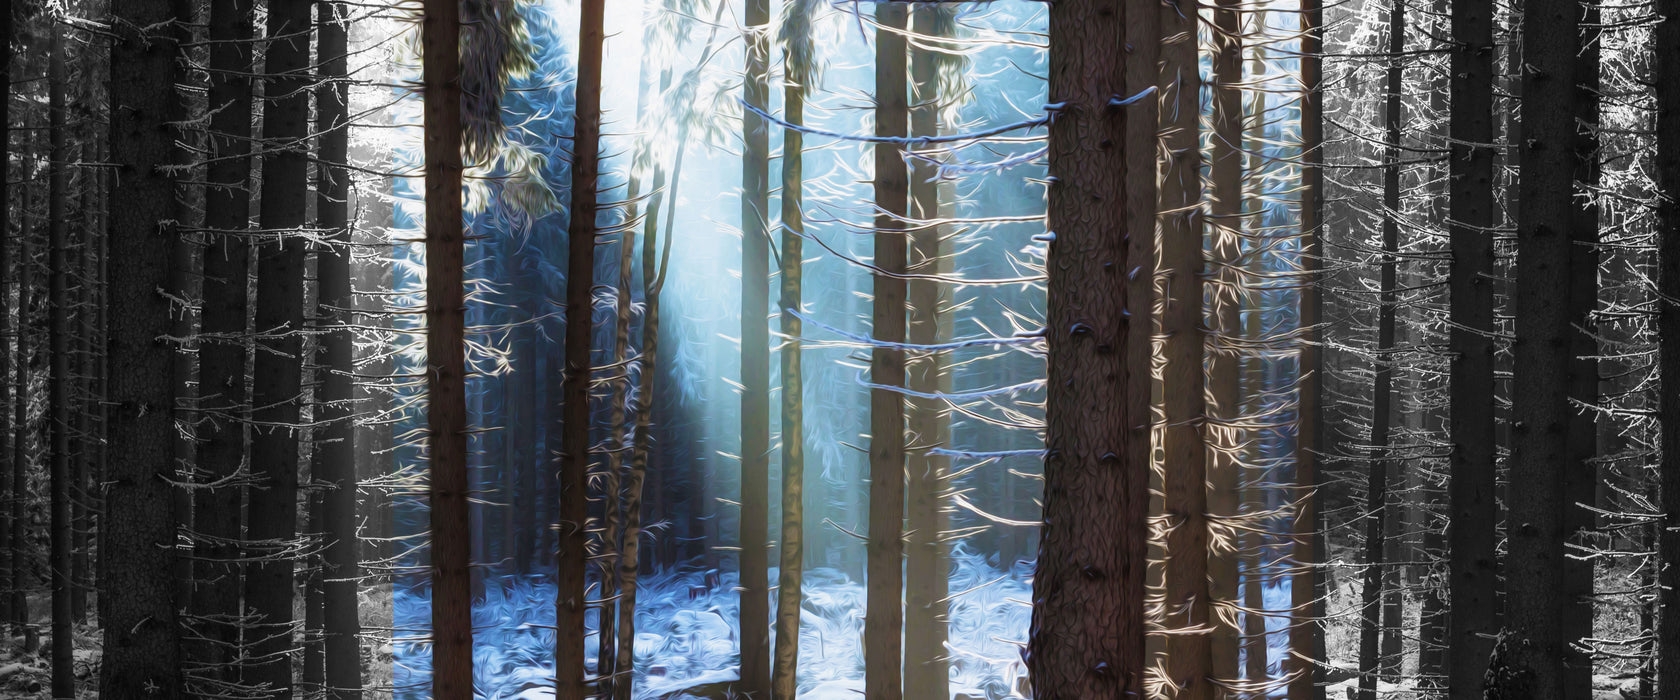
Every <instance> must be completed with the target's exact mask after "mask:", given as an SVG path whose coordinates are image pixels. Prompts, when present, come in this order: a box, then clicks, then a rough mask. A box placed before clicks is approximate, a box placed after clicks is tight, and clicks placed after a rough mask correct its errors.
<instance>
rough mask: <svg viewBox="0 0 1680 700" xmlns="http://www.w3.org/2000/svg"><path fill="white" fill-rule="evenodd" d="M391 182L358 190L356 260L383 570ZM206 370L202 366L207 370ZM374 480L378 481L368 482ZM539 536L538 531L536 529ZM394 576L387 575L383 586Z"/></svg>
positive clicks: (374, 531) (360, 423)
mask: <svg viewBox="0 0 1680 700" xmlns="http://www.w3.org/2000/svg"><path fill="white" fill-rule="evenodd" d="M390 187H391V180H390V179H389V178H381V179H379V180H378V185H377V186H376V188H377V189H376V191H368V192H364V191H358V193H357V201H358V205H359V206H358V207H357V208H358V209H359V210H360V211H361V212H362V221H363V222H364V223H365V225H363V226H358V227H357V228H356V230H355V231H354V232H353V234H352V235H353V240H354V242H355V249H356V250H357V251H359V252H360V253H361V255H362V259H361V260H360V261H355V260H352V262H353V263H354V264H355V267H354V268H353V269H354V270H355V274H356V279H355V285H356V308H357V309H358V310H359V311H360V312H361V314H360V315H359V317H358V318H359V319H360V322H361V323H362V324H364V325H367V326H372V327H373V329H374V330H373V331H372V332H371V333H370V336H371V337H372V338H374V339H375V340H377V341H379V342H377V343H375V344H374V347H373V348H372V349H371V350H369V351H368V352H367V355H366V356H365V357H361V358H358V362H357V366H358V368H359V371H360V372H361V375H362V377H363V379H362V381H358V382H356V383H355V392H356V406H357V415H358V416H359V417H358V419H357V420H356V421H355V440H356V475H357V477H358V479H359V480H360V481H362V482H363V484H364V486H366V488H365V489H364V490H365V496H364V500H363V503H362V506H361V513H362V514H363V515H362V517H363V519H364V526H363V527H364V531H365V532H366V533H367V534H366V535H365V536H364V538H363V539H364V540H367V543H366V545H365V546H364V547H363V549H362V551H363V552H365V555H364V558H366V559H368V560H371V561H374V562H379V563H380V564H381V568H382V567H383V564H384V562H385V560H386V559H387V558H389V557H390V556H391V551H392V549H393V548H392V546H391V541H390V537H391V499H390V490H391V486H390V485H389V484H387V483H386V477H387V476H388V475H389V474H390V472H391V469H392V467H393V465H394V461H393V458H392V455H391V451H392V448H393V442H394V440H393V438H394V435H393V434H392V428H391V424H392V420H391V416H390V415H388V414H389V413H390V411H391V408H392V400H391V389H390V387H389V382H390V377H391V373H392V371H393V362H392V361H391V353H390V352H388V351H387V350H386V342H389V338H390V335H389V334H390V332H391V321H390V316H389V315H388V314H386V313H385V312H386V311H387V307H388V304H387V302H386V299H387V295H389V294H390V293H391V283H392V279H391V259H390V247H389V244H388V237H387V232H388V231H389V230H390V226H391V225H392V223H393V222H392V220H391V215H392V207H391V199H390V197H391V190H390ZM202 371H203V370H200V372H202ZM369 481H372V482H374V483H373V484H371V485H370V484H368V483H367V482H369ZM531 534H532V536H533V537H534V536H536V533H535V532H532V533H531ZM388 584H389V579H385V578H381V585H388Z"/></svg>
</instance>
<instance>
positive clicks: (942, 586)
mask: <svg viewBox="0 0 1680 700" xmlns="http://www.w3.org/2000/svg"><path fill="white" fill-rule="evenodd" d="M913 22H914V24H913V27H912V33H913V34H914V35H915V37H916V41H915V43H914V44H913V45H912V47H911V50H910V84H911V88H912V92H911V97H910V105H911V107H910V135H912V136H923V137H926V136H938V135H939V111H940V110H941V109H943V108H944V106H945V105H944V103H943V102H942V101H941V98H942V95H941V94H940V93H941V91H940V78H941V76H940V73H941V68H942V63H948V62H949V61H948V60H942V58H943V57H944V56H945V54H943V53H942V52H941V51H940V48H942V47H941V46H939V45H938V44H935V43H934V42H936V41H937V40H938V39H940V38H943V37H946V36H949V35H951V34H952V33H954V30H955V29H956V27H955V24H956V22H955V16H954V15H953V14H952V12H951V9H950V8H945V7H939V6H936V5H925V4H924V5H918V6H916V9H915V10H914V17H913ZM938 175H939V169H938V167H937V166H936V165H935V164H934V163H932V162H929V160H927V159H926V158H917V159H916V160H915V162H914V167H913V168H912V172H911V175H910V218H909V219H908V224H909V225H908V226H907V228H908V229H909V231H908V232H907V233H906V235H908V236H909V238H910V250H909V259H908V263H909V265H908V267H907V270H911V271H914V272H915V273H916V277H914V278H912V279H910V280H909V281H908V282H907V293H908V295H909V296H908V302H909V304H908V310H909V313H908V317H909V318H908V321H909V330H908V334H909V339H910V342H911V343H912V344H915V345H923V346H930V345H934V344H936V343H938V342H940V340H941V335H943V333H942V332H941V331H942V327H943V325H944V319H945V317H947V316H949V311H948V310H946V309H948V307H949V306H950V301H951V300H950V295H949V294H948V293H947V292H946V291H945V288H946V283H945V282H943V281H941V280H938V279H934V277H933V276H935V275H939V274H940V273H941V272H943V271H946V270H948V269H949V268H950V262H949V259H948V255H949V251H948V250H947V247H948V246H946V245H945V241H944V237H945V235H946V227H944V226H941V225H940V224H939V223H938V220H939V219H940V215H939V180H938ZM944 374H945V372H944V355H943V354H942V353H941V352H939V351H937V350H917V351H915V352H914V353H912V354H911V355H910V357H909V359H908V362H907V376H906V379H907V381H908V386H909V388H910V391H911V392H913V394H912V395H911V397H910V398H907V399H906V403H907V404H908V409H909V413H908V416H907V418H906V427H908V428H909V437H908V438H907V440H908V441H909V442H910V444H909V445H908V446H907V450H906V453H905V471H906V476H907V479H906V481H907V486H906V490H907V492H908V501H909V503H908V513H907V518H906V521H905V522H906V528H907V530H908V533H907V536H908V538H909V543H908V552H907V557H906V561H905V571H904V576H905V595H904V653H905V657H904V694H905V696H906V697H911V698H945V697H949V696H950V694H951V692H950V688H949V686H950V676H951V673H950V659H949V658H948V657H947V655H946V652H945V643H946V637H947V629H946V622H947V620H946V618H947V615H948V611H949V609H950V603H949V594H950V590H949V587H950V584H949V579H950V568H951V565H950V561H949V555H948V552H947V550H948V549H949V545H947V543H946V541H945V531H946V529H947V528H946V525H947V523H948V522H949V520H950V518H949V517H948V516H947V515H946V505H945V501H944V498H943V495H944V492H945V489H946V476H947V474H948V473H949V471H950V469H949V467H950V458H949V457H946V456H943V455H940V454H936V453H934V452H933V450H935V449H938V448H943V447H946V446H947V443H948V442H949V441H950V433H951V421H950V412H949V409H948V408H946V406H945V405H944V400H943V399H937V398H927V397H929V396H937V395H938V394H939V393H940V385H941V382H942V381H944V378H943V377H944Z"/></svg>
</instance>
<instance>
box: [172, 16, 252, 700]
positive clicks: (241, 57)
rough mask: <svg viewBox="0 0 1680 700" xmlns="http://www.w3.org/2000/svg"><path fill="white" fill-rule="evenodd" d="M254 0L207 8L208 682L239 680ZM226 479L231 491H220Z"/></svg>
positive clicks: (199, 574) (200, 505)
mask: <svg viewBox="0 0 1680 700" xmlns="http://www.w3.org/2000/svg"><path fill="white" fill-rule="evenodd" d="M252 13H253V6H252V3H251V0H213V2H212V3H211V5H210V18H209V39H210V41H211V42H212V43H211V44H210V48H209V54H210V68H211V70H210V87H209V97H208V105H209V109H210V110H212V114H211V116H210V134H209V137H208V139H207V141H208V146H209V149H210V158H211V161H210V163H209V164H208V165H206V167H205V178H206V180H207V181H208V182H209V183H210V185H209V186H208V187H207V188H206V191H205V193H204V228H205V229H206V231H207V234H206V235H207V247H206V248H205V251H204V276H203V277H204V279H203V285H204V298H203V302H202V304H201V307H200V313H201V314H202V317H201V320H200V328H201V335H200V338H199V351H198V361H199V366H198V377H199V409H200V410H201V411H203V412H204V414H205V416H204V417H203V419H202V420H200V421H199V423H198V431H197V437H198V466H199V469H200V474H201V475H202V476H201V479H202V480H203V481H204V482H206V483H207V484H212V485H211V486H204V487H200V488H197V489H195V490H194V501H193V530H194V532H196V533H197V534H198V535H199V536H200V538H201V539H200V540H199V541H198V542H197V543H196V544H195V545H194V556H195V557H196V558H197V563H196V565H195V566H194V573H193V578H194V579H195V580H196V581H197V582H198V586H197V587H196V588H195V590H194V594H193V597H192V599H191V601H189V602H188V612H189V614H190V615H191V616H192V617H193V619H194V625H195V626H196V627H197V631H198V635H199V636H201V637H203V638H204V640H205V641H204V642H203V643H200V644H195V645H193V646H191V647H189V648H188V649H187V654H188V657H189V658H190V659H192V661H193V663H194V664H195V666H196V665H199V664H202V669H203V670H202V671H195V673H194V675H195V676H203V677H204V678H205V680H218V681H229V682H230V681H234V680H236V675H237V674H236V668H235V667H233V666H232V663H233V660H234V658H235V653H236V650H235V648H234V646H235V645H237V644H238V643H239V636H240V629H239V625H238V624H236V623H235V622H234V621H233V620H234V618H235V617H237V616H238V614H239V600H240V595H239V591H240V588H239V585H240V577H239V568H238V567H237V566H236V565H234V564H233V563H232V562H233V561H234V560H235V559H237V558H238V557H239V554H240V553H239V548H238V546H237V545H235V544H233V543H234V542H236V541H237V540H238V539H239V537H240V529H241V518H240V509H241V507H242V505H243V504H242V501H243V496H244V489H243V488H242V487H240V486H238V485H236V484H235V483H233V480H234V478H235V475H236V474H237V473H238V472H239V468H240V465H241V463H242V462H243V460H244V458H245V445H246V440H247V439H248V432H249V429H248V427H247V425H246V423H245V420H246V418H247V417H248V412H249V410H250V408H249V407H250V404H249V402H248V401H247V399H246V396H247V389H248V387H247V379H246V374H245V370H246V362H247V360H248V359H249V355H250V349H251V347H250V340H249V339H248V338H247V337H246V328H245V325H246V318H247V314H248V313H249V309H248V308H247V307H248V304H249V301H250V299H249V290H250V281H251V275H250V247H249V246H248V245H247V244H246V240H245V236H244V235H243V232H244V230H245V229H246V228H247V227H248V225H249V220H250V201H251V192H250V175H251V161H250V158H249V157H248V154H249V153H250V148H251V147H250V144H249V142H248V140H249V139H250V136H251V113H252V111H253V107H252V99H251V80H250V78H249V77H247V74H248V73H249V72H250V70H251V54H252V47H251V42H250V40H251V35H252V32H253V22H254V20H253V19H252ZM223 480H229V483H219V482H222V481H223Z"/></svg>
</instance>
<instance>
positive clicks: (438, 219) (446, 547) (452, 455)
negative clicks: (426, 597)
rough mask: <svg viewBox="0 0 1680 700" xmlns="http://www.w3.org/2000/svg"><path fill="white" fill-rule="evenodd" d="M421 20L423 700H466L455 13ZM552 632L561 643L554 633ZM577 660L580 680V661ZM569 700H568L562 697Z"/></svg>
mask: <svg viewBox="0 0 1680 700" xmlns="http://www.w3.org/2000/svg"><path fill="white" fill-rule="evenodd" d="M422 13H423V14H422V18H421V25H420V32H421V33H420V42H421V50H422V52H423V54H422V64H421V79H422V80H423V84H424V86H425V88H424V89H425V92H424V97H425V103H424V106H423V109H424V124H425V133H426V147H425V163H426V329H427V330H426V358H427V359H426V365H427V369H428V371H427V372H426V394H427V398H426V430H427V445H428V447H429V451H430V455H429V456H430V475H429V481H428V483H429V484H430V493H429V496H430V513H431V536H432V552H431V554H432V562H431V564H432V696H433V697H434V698H436V699H437V700H470V699H471V698H472V697H473V659H472V640H473V630H472V569H471V559H472V533H471V532H470V525H469V516H468V505H467V499H468V495H469V494H468V488H469V487H468V483H469V482H468V473H467V404H466V349H465V337H464V334H465V322H466V319H465V306H466V301H465V298H464V296H463V290H462V280H461V277H462V274H463V269H462V268H463V266H464V263H465V254H466V253H465V250H464V248H465V246H464V234H465V232H464V230H463V228H464V225H463V223H462V216H461V205H462V202H461V197H462V195H461V139H462V126H461V59H460V52H459V47H460V40H461V39H460V37H461V17H460V6H459V3H457V2H451V1H450V0H426V2H425V4H424V5H422ZM581 575H582V572H581V562H580V571H579V576H581ZM579 609H580V610H581V601H580V606H579ZM580 615H581V612H580ZM561 634H562V636H561V638H562V639H564V632H562V633H561ZM580 646H581V642H580ZM580 652H581V649H580ZM578 656H579V658H578V659H577V668H578V671H579V673H581V672H582V669H583V660H582V658H581V657H582V654H581V653H579V655H578ZM562 668H564V667H562ZM571 700H577V698H576V697H575V696H572V697H571Z"/></svg>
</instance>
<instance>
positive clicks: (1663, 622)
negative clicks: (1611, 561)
mask: <svg viewBox="0 0 1680 700" xmlns="http://www.w3.org/2000/svg"><path fill="white" fill-rule="evenodd" d="M1656 12H1657V14H1658V15H1660V17H1661V19H1660V20H1658V22H1657V26H1656V32H1655V33H1656V47H1655V48H1656V51H1655V55H1656V65H1655V69H1656V71H1655V80H1654V82H1653V84H1654V85H1655V86H1656V102H1657V105H1656V106H1657V123H1656V127H1657V128H1656V135H1657V138H1656V140H1657V149H1656V163H1655V167H1654V168H1653V172H1655V173H1657V185H1658V188H1659V189H1658V192H1659V194H1661V195H1662V199H1660V200H1658V202H1657V236H1656V238H1657V270H1656V277H1657V280H1656V281H1657V296H1658V299H1660V300H1661V301H1660V303H1659V305H1658V311H1657V376H1659V377H1660V378H1661V379H1662V391H1660V392H1658V398H1657V410H1658V416H1657V420H1658V423H1659V430H1660V431H1661V432H1660V434H1659V436H1658V439H1659V441H1660V442H1659V444H1660V446H1661V453H1662V459H1661V462H1659V466H1658V471H1659V473H1660V475H1661V477H1662V512H1663V516H1662V519H1661V521H1660V528H1659V529H1658V530H1657V541H1658V548H1659V555H1660V556H1659V559H1660V561H1661V568H1660V569H1659V572H1660V573H1659V574H1658V577H1657V583H1658V584H1659V585H1660V587H1659V588H1658V589H1657V604H1658V606H1659V607H1660V609H1662V610H1663V611H1664V612H1665V613H1668V614H1664V615H1662V616H1661V617H1660V622H1659V623H1658V627H1657V637H1656V640H1655V643H1654V650H1655V653H1654V654H1652V658H1653V659H1655V663H1656V667H1657V690H1658V692H1659V693H1662V696H1661V697H1663V698H1664V700H1671V699H1672V698H1674V697H1675V696H1676V695H1680V615H1676V614H1673V612H1672V611H1675V610H1680V565H1677V564H1680V302H1677V301H1676V300H1680V0H1658V2H1657V6H1656Z"/></svg>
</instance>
